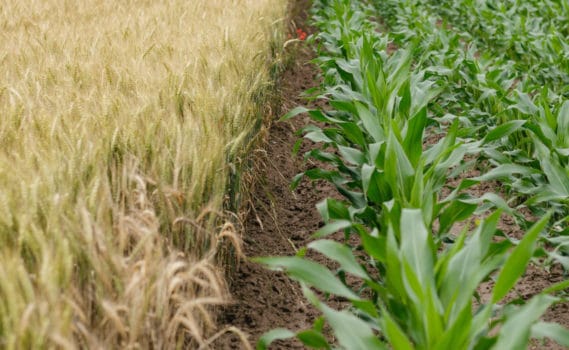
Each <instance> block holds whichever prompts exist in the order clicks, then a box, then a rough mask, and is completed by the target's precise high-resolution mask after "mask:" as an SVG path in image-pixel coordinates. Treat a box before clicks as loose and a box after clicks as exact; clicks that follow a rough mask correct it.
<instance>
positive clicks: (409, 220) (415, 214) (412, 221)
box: [400, 209, 434, 288]
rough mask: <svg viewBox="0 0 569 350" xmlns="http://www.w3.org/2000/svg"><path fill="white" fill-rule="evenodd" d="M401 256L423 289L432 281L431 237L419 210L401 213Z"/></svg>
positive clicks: (407, 210)
mask: <svg viewBox="0 0 569 350" xmlns="http://www.w3.org/2000/svg"><path fill="white" fill-rule="evenodd" d="M400 229H401V254H402V258H404V261H406V262H407V263H408V264H409V265H410V267H411V269H412V270H413V271H414V272H415V273H416V274H417V278H418V279H419V281H420V283H421V285H422V286H423V288H427V287H429V286H430V285H431V284H432V283H433V281H434V272H433V271H434V269H433V250H432V236H431V235H430V234H429V232H428V231H427V228H426V227H425V223H424V222H423V215H422V212H421V210H420V209H403V210H402V212H401V224H400Z"/></svg>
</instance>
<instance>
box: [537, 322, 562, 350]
mask: <svg viewBox="0 0 569 350" xmlns="http://www.w3.org/2000/svg"><path fill="white" fill-rule="evenodd" d="M531 335H532V338H537V339H543V338H549V339H551V340H553V341H555V342H556V343H557V344H559V345H561V346H565V347H568V348H569V330H568V329H567V328H565V327H563V326H561V325H560V324H557V323H549V322H538V323H536V324H534V325H533V326H532V327H531Z"/></svg>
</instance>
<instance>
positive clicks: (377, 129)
mask: <svg viewBox="0 0 569 350" xmlns="http://www.w3.org/2000/svg"><path fill="white" fill-rule="evenodd" d="M356 109H357V110H358V117H359V118H360V119H361V121H362V123H363V125H364V128H365V130H366V131H367V132H368V133H369V135H370V136H371V137H372V138H373V139H374V140H375V142H381V141H384V140H385V135H384V133H383V129H382V128H381V124H380V122H379V117H378V116H377V115H375V116H374V115H373V114H372V113H371V112H370V110H369V109H368V108H367V107H365V106H364V105H363V104H361V103H359V102H356Z"/></svg>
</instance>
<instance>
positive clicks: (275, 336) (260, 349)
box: [257, 328, 296, 350]
mask: <svg viewBox="0 0 569 350" xmlns="http://www.w3.org/2000/svg"><path fill="white" fill-rule="evenodd" d="M295 335H296V334H294V333H293V332H291V331H289V330H288V329H284V328H276V329H273V330H271V331H269V332H267V333H265V334H263V335H262V336H261V338H259V341H258V342H257V350H268V349H269V345H271V343H272V342H274V341H276V340H283V339H290V338H293V337H294V336H295Z"/></svg>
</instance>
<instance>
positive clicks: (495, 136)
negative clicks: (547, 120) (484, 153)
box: [482, 120, 526, 144]
mask: <svg viewBox="0 0 569 350" xmlns="http://www.w3.org/2000/svg"><path fill="white" fill-rule="evenodd" d="M525 123H526V121H525V120H511V121H509V122H506V123H503V124H500V125H499V126H497V127H495V128H494V129H493V130H491V131H490V132H489V133H488V134H486V136H485V137H484V139H483V140H482V144H487V143H489V142H492V141H495V140H499V139H501V138H503V137H506V136H508V135H510V134H512V133H514V132H515V131H517V130H519V129H521V127H522V126H523V125H524V124H525Z"/></svg>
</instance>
